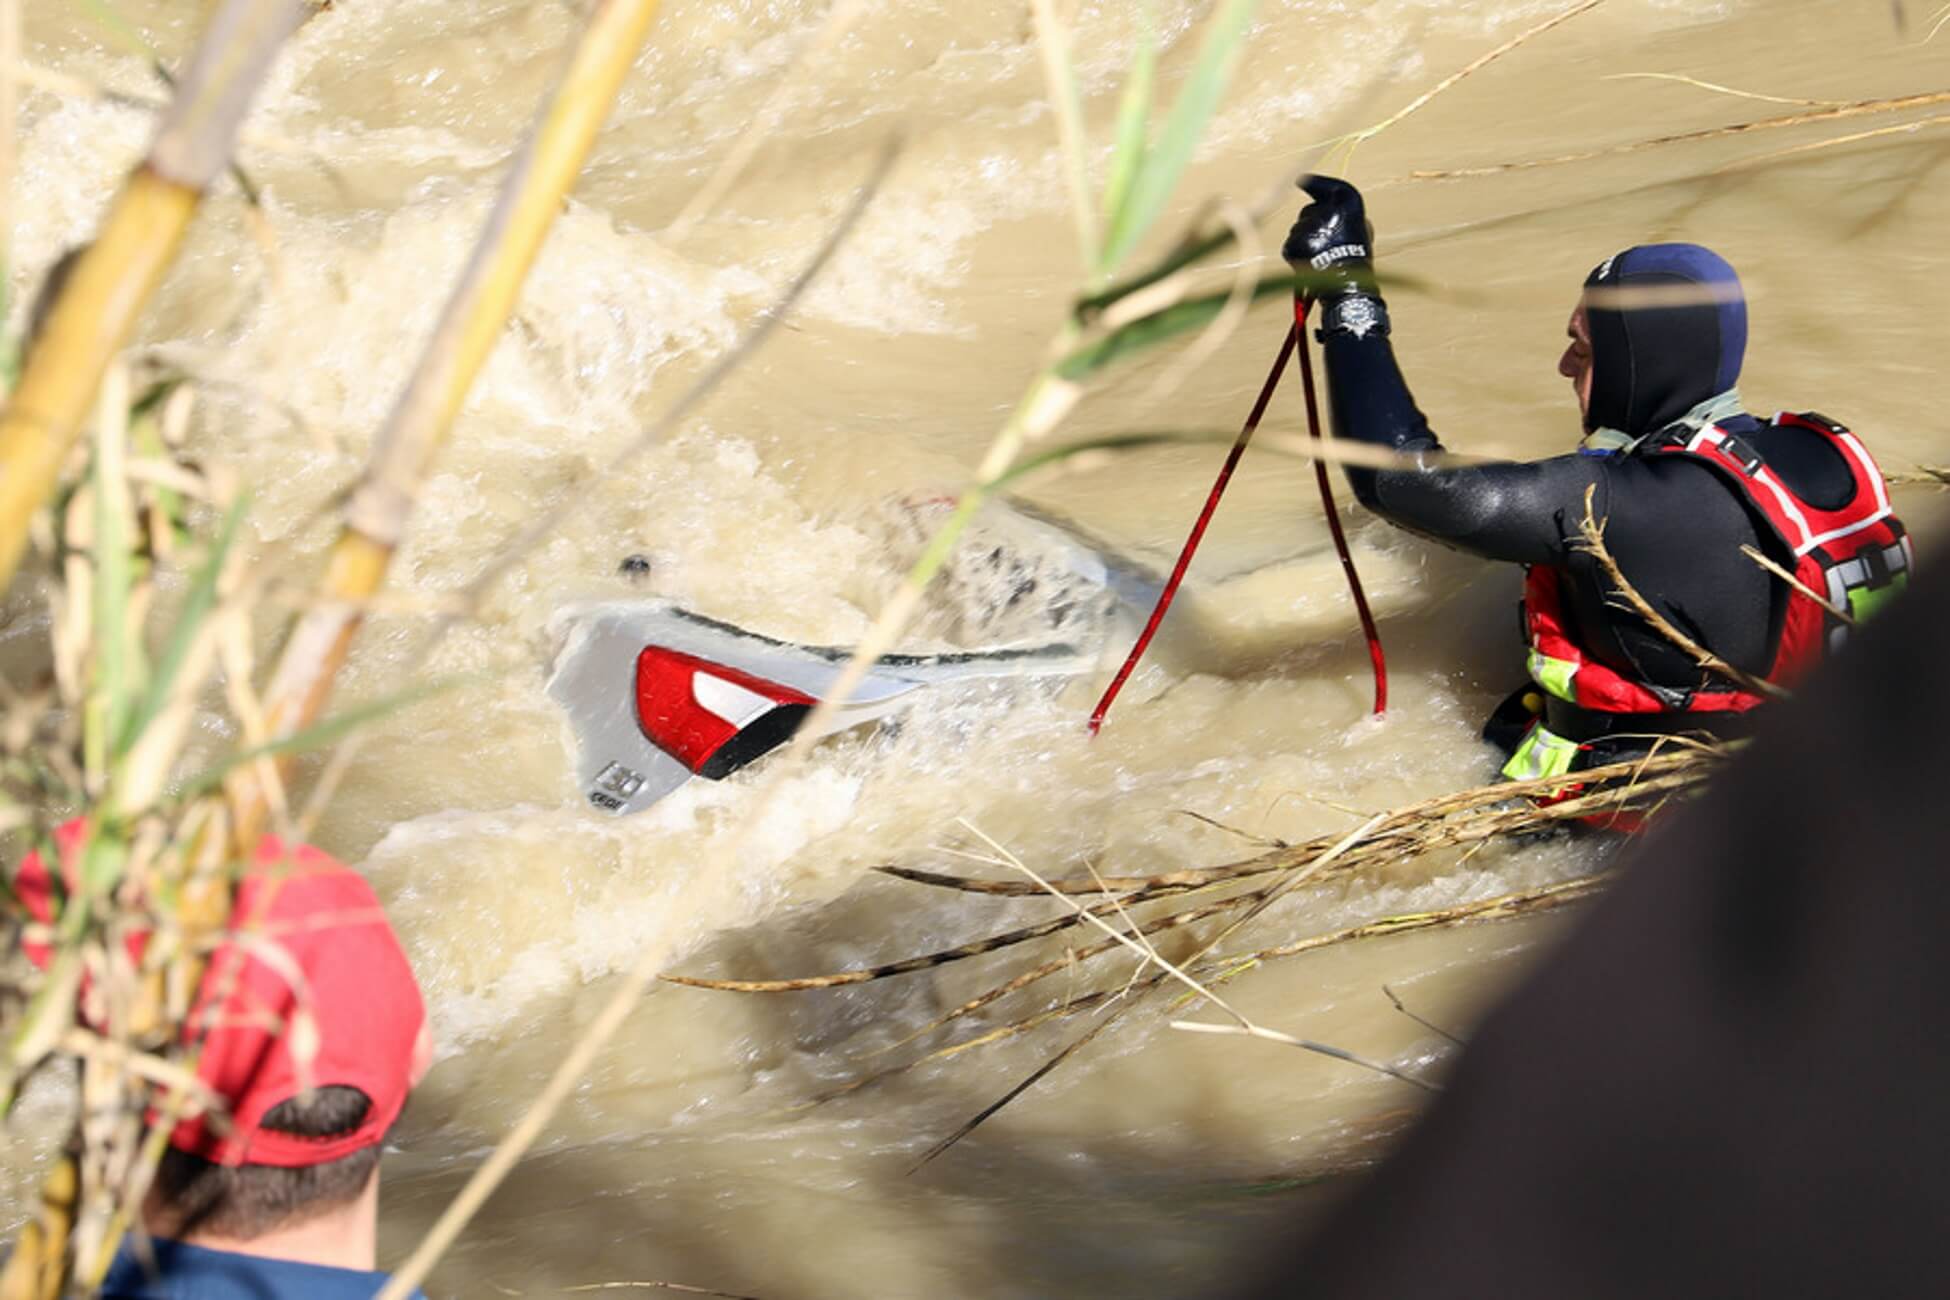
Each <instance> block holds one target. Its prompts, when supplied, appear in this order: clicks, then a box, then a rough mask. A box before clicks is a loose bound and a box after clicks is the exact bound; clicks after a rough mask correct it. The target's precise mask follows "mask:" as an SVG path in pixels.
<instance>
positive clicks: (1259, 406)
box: [1090, 307, 1339, 736]
mask: <svg viewBox="0 0 1950 1300" xmlns="http://www.w3.org/2000/svg"><path fill="white" fill-rule="evenodd" d="M1295 311H1296V314H1295V318H1294V324H1293V328H1292V329H1289V330H1288V331H1287V332H1286V341H1285V342H1284V343H1282V344H1280V355H1279V356H1278V357H1277V358H1276V359H1275V360H1274V362H1273V369H1272V372H1271V373H1269V374H1268V375H1267V376H1266V383H1265V385H1264V386H1263V387H1261V388H1260V390H1259V400H1258V401H1256V402H1254V403H1253V410H1252V414H1251V415H1248V416H1247V417H1246V427H1245V428H1243V429H1241V430H1240V431H1239V436H1238V437H1237V438H1235V439H1233V441H1232V450H1231V451H1230V452H1229V453H1227V455H1226V463H1225V466H1224V467H1223V468H1222V469H1220V470H1219V477H1218V479H1217V481H1215V482H1214V483H1213V484H1212V491H1211V492H1210V493H1208V494H1207V495H1206V498H1205V509H1203V510H1201V511H1199V514H1198V522H1197V523H1195V524H1193V525H1192V535H1191V536H1190V537H1187V538H1186V539H1185V546H1184V549H1183V550H1181V551H1179V552H1178V563H1177V564H1176V565H1174V566H1173V567H1172V570H1171V578H1170V579H1169V580H1168V581H1167V582H1166V583H1165V589H1164V590H1163V591H1162V592H1160V593H1159V594H1158V603H1157V604H1156V605H1155V606H1153V607H1152V609H1151V618H1150V619H1149V621H1147V622H1146V623H1145V625H1144V631H1143V632H1141V633H1139V634H1138V639H1137V644H1136V645H1134V646H1132V647H1131V653H1130V654H1129V655H1128V656H1126V657H1125V660H1124V666H1123V667H1122V668H1119V669H1118V670H1117V676H1116V677H1114V678H1112V679H1111V683H1110V686H1109V687H1108V688H1107V689H1106V690H1105V691H1104V697H1103V698H1102V699H1100V700H1098V701H1097V707H1096V708H1095V709H1093V710H1091V713H1090V734H1091V735H1093V736H1094V735H1096V734H1097V732H1098V731H1099V730H1100V729H1101V728H1102V727H1103V725H1104V715H1105V714H1106V713H1109V712H1110V706H1111V704H1112V702H1113V701H1115V700H1116V699H1117V693H1118V692H1119V691H1121V690H1123V689H1124V682H1125V680H1126V679H1127V678H1129V677H1130V675H1131V670H1132V669H1134V668H1136V667H1137V665H1138V660H1140V659H1142V658H1144V651H1145V648H1146V647H1148V646H1149V645H1150V644H1151V638H1152V637H1153V636H1154V635H1156V634H1157V631H1158V624H1160V623H1162V622H1164V621H1165V611H1166V610H1168V609H1170V608H1171V601H1172V597H1174V596H1176V595H1177V594H1178V584H1179V583H1180V582H1182V581H1184V578H1185V570H1186V569H1187V568H1188V567H1190V565H1191V563H1192V553H1193V552H1194V551H1196V550H1198V544H1199V542H1200V540H1202V539H1203V538H1204V536H1205V526H1206V525H1207V524H1209V523H1211V522H1212V512H1213V511H1215V510H1217V509H1218V508H1219V498H1220V497H1221V496H1223V495H1224V494H1225V490H1226V483H1227V481H1228V480H1230V479H1231V478H1232V471H1233V470H1234V469H1235V468H1237V466H1238V464H1239V458H1240V457H1241V456H1242V455H1244V454H1245V451H1246V444H1247V443H1249V442H1251V441H1252V439H1253V430H1255V429H1257V428H1258V427H1259V421H1260V417H1261V416H1263V415H1265V414H1266V404H1267V403H1268V402H1270V401H1272V400H1273V390H1274V389H1275V388H1278V387H1279V386H1280V376H1281V375H1282V374H1284V373H1285V372H1286V363H1287V358H1288V357H1291V356H1292V355H1293V347H1294V344H1295V343H1296V342H1298V341H1300V339H1301V336H1302V334H1304V333H1305V330H1304V328H1303V327H1302V325H1301V322H1302V321H1303V320H1305V319H1306V308H1305V307H1296V309H1295ZM1305 352H1306V349H1305V348H1304V346H1303V347H1302V349H1301V354H1302V360H1303V361H1304V360H1305ZM1311 391H1312V390H1311V389H1309V392H1311ZM1336 527H1337V528H1338V527H1339V525H1336Z"/></svg>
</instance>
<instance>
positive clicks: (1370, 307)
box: [1314, 293, 1388, 343]
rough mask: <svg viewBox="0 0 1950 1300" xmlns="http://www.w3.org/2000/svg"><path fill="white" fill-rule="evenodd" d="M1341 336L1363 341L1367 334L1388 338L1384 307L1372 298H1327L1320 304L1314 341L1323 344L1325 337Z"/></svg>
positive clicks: (1364, 296) (1359, 295) (1377, 299)
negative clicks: (1318, 324)
mask: <svg viewBox="0 0 1950 1300" xmlns="http://www.w3.org/2000/svg"><path fill="white" fill-rule="evenodd" d="M1332 334H1345V335H1347V336H1349V337H1351V338H1357V339H1364V338H1367V337H1368V336H1369V335H1370V334H1378V335H1380V336H1381V337H1382V338H1387V337H1388V304H1387V303H1385V302H1383V301H1382V300H1381V299H1379V298H1377V297H1374V296H1373V295H1372V294H1365V293H1349V294H1343V295H1341V296H1340V297H1338V298H1329V299H1327V300H1326V301H1325V302H1323V303H1321V304H1320V328H1319V329H1317V330H1315V331H1314V337H1315V338H1317V339H1319V340H1320V341H1321V342H1323V343H1325V342H1326V341H1327V338H1328V336H1329V335H1332Z"/></svg>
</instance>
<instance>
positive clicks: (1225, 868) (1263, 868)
mask: <svg viewBox="0 0 1950 1300" xmlns="http://www.w3.org/2000/svg"><path fill="white" fill-rule="evenodd" d="M1662 739H1663V740H1665V741H1667V742H1671V741H1672V740H1673V739H1674V738H1673V737H1670V736H1667V737H1663V738H1662ZM1724 752H1725V751H1724V750H1722V749H1720V748H1715V747H1707V748H1704V749H1700V750H1679V749H1677V747H1675V752H1671V753H1659V754H1654V755H1652V756H1651V757H1649V758H1644V759H1634V760H1627V761H1624V762H1618V763H1609V764H1606V765H1604V766H1602V767H1593V768H1587V769H1585V770H1583V771H1580V772H1578V773H1577V780H1578V784H1579V785H1580V786H1581V787H1583V788H1584V790H1585V793H1583V794H1581V795H1579V796H1578V798H1576V799H1573V800H1566V801H1563V802H1561V803H1555V804H1548V805H1542V806H1540V805H1537V804H1533V803H1530V802H1529V799H1530V798H1531V797H1533V796H1548V795H1551V794H1553V793H1556V792H1557V791H1559V790H1561V789H1562V787H1563V785H1564V778H1563V777H1542V778H1538V779H1536V780H1532V781H1507V782H1498V783H1496V784H1493V785H1486V786H1478V787H1475V788H1473V789H1470V790H1462V791H1457V792H1455V793H1452V794H1445V795H1439V796H1436V797H1435V798H1432V799H1425V800H1422V801H1420V802H1418V803H1414V804H1410V805H1408V806H1407V807H1404V808H1401V809H1398V810H1396V811H1395V812H1393V813H1390V814H1389V815H1388V816H1387V817H1386V818H1384V819H1383V820H1382V821H1381V822H1380V823H1378V824H1377V825H1376V826H1375V828H1374V830H1373V831H1372V832H1370V834H1369V835H1368V836H1367V838H1366V841H1365V842H1364V843H1363V844H1360V845H1357V846H1355V847H1354V848H1352V849H1350V850H1349V851H1348V853H1347V854H1346V855H1345V860H1346V861H1347V862H1348V863H1349V869H1352V866H1353V865H1354V864H1357V863H1358V864H1362V865H1367V864H1372V863H1376V862H1384V861H1391V860H1395V859H1397V858H1402V857H1412V856H1416V855H1418V854H1421V853H1426V852H1429V851H1430V850H1432V849H1436V848H1450V847H1455V846H1458V845H1461V844H1470V843H1480V842H1482V841H1485V840H1490V839H1495V838H1497V837H1499V836H1506V835H1511V834H1520V833H1523V832H1526V831H1534V830H1542V829H1547V828H1549V827H1551V826H1553V825H1556V824H1558V823H1561V822H1564V821H1569V820H1576V819H1577V818H1579V817H1582V816H1585V815H1587V814H1589V813H1591V812H1594V811H1599V812H1602V811H1606V810H1607V809H1611V808H1622V807H1628V806H1634V801H1638V800H1643V799H1644V798H1646V797H1648V796H1651V795H1663V794H1665V793H1668V792H1671V791H1677V790H1685V789H1688V788H1691V787H1692V786H1695V785H1697V784H1699V782H1700V781H1702V780H1703V779H1704V778H1705V777H1706V776H1707V775H1708V774H1709V773H1710V772H1711V771H1712V770H1713V769H1714V767H1715V766H1716V765H1717V763H1718V761H1719V759H1720V758H1721V757H1722V756H1723V753H1724ZM1338 838H1339V836H1338V835H1323V836H1319V837H1317V838H1315V839H1313V840H1309V841H1306V842H1304V843H1300V844H1295V845H1291V846H1288V847H1286V848H1281V849H1276V850H1274V851H1272V852H1270V853H1265V854H1261V855H1259V856H1257V857H1253V858H1248V859H1245V860H1243V861H1240V862H1233V863H1226V864H1222V865H1219V866H1214V867H1194V868H1186V869H1182V870H1178V871H1168V872H1158V873H1154V874H1151V875H1144V876H1116V875H1112V876H1093V877H1091V878H1090V879H1087V880H1086V879H1070V880H1053V881H1051V882H1050V883H1051V885H1052V887H1054V888H1055V889H1057V890H1059V891H1061V892H1063V893H1066V894H1094V893H1099V892H1101V891H1102V890H1104V889H1112V890H1121V891H1132V890H1143V891H1163V890H1167V889H1170V890H1181V891H1182V890H1188V889H1194V888H1202V887H1205V886H1208V885H1216V884H1222V883H1226V882H1229V881H1234V880H1244V879H1248V878H1250V877H1253V876H1257V875H1263V874H1265V873H1267V872H1272V871H1284V870H1287V869H1289V868H1291V867H1293V866H1296V865H1300V864H1304V863H1306V862H1309V861H1311V860H1312V859H1313V858H1314V857H1315V856H1317V855H1318V854H1320V853H1322V852H1324V851H1326V850H1327V849H1328V848H1330V847H1331V846H1332V845H1333V844H1334V842H1335V841H1336V840H1337V839H1338ZM875 870H877V871H879V872H881V873H883V874H885V875H890V876H894V877H896V878H897V879H902V880H911V881H914V882H915V883H917V884H925V885H934V886H937V887H941V888H947V889H954V890H959V891H961V892H964V893H975V894H990V895H999V896H1004V897H1018V898H1020V897H1034V896H1036V895H1038V894H1040V893H1041V892H1042V891H1041V890H1040V889H1037V888H1034V887H1031V886H1027V885H1025V884H1023V883H1022V882H1021V881H1015V880H979V879H971V878H969V877H965V876H956V875H950V874H947V873H943V872H935V871H924V870H919V869H916V868H912V867H891V866H883V867H876V868H875Z"/></svg>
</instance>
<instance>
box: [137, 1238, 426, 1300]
mask: <svg viewBox="0 0 1950 1300" xmlns="http://www.w3.org/2000/svg"><path fill="white" fill-rule="evenodd" d="M149 1245H150V1249H151V1251H152V1252H153V1255H154V1260H155V1266H154V1268H153V1269H152V1268H151V1267H150V1266H149V1265H148V1264H147V1263H146V1262H145V1261H144V1260H143V1259H142V1258H141V1257H139V1256H138V1255H137V1254H136V1252H135V1250H134V1248H133V1246H132V1245H130V1244H127V1243H125V1244H124V1245H123V1247H122V1249H121V1250H120V1251H119V1252H118V1253H117V1254H116V1256H115V1262H114V1263H113V1264H112V1265H110V1266H109V1270H108V1277H107V1278H106V1279H104V1280H103V1282H102V1289H101V1294H102V1296H103V1297H104V1298H105V1300H287V1298H296V1297H302V1300H372V1297H373V1296H375V1295H377V1294H378V1293H379V1288H381V1287H383V1286H385V1285H386V1274H384V1273H368V1272H365V1271H364V1270H362V1269H356V1268H332V1267H329V1266H327V1265H324V1264H300V1263H298V1262H297V1261H295V1260H289V1259H265V1258H263V1257H261V1256H258V1255H240V1254H238V1253H237V1252H235V1251H229V1250H211V1249H209V1248H207V1247H204V1246H189V1245H185V1244H184V1243H182V1242H180V1241H169V1240H166V1239H164V1238H161V1237H155V1238H152V1239H151V1240H150V1242H149ZM413 1296H414V1300H426V1297H425V1296H424V1295H422V1294H421V1293H420V1292H419V1291H415V1292H414V1293H413Z"/></svg>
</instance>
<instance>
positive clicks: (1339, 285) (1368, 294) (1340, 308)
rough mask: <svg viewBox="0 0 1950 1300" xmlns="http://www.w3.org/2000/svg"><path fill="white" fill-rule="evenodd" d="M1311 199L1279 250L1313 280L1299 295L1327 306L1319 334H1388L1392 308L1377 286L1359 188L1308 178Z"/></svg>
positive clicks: (1304, 180)
mask: <svg viewBox="0 0 1950 1300" xmlns="http://www.w3.org/2000/svg"><path fill="white" fill-rule="evenodd" d="M1300 188H1301V189H1303V190H1305V191H1306V192H1307V195H1308V197H1309V198H1311V199H1312V200H1313V202H1311V203H1309V204H1308V205H1307V206H1306V207H1304V208H1302V209H1300V216H1299V219H1298V220H1296V221H1295V222H1294V223H1293V229H1292V230H1290V231H1288V232H1287V237H1286V244H1285V246H1284V247H1283V248H1281V249H1280V253H1281V255H1282V256H1283V257H1285V258H1286V260H1287V262H1288V263H1289V264H1290V265H1291V266H1292V267H1293V269H1294V271H1295V272H1297V273H1298V274H1300V275H1302V276H1306V277H1308V278H1309V280H1310V282H1309V283H1307V284H1305V285H1303V287H1302V289H1301V293H1302V294H1303V295H1304V296H1306V297H1307V298H1309V299H1314V300H1318V301H1320V302H1323V303H1325V304H1326V311H1325V312H1324V313H1323V314H1322V325H1321V334H1322V336H1323V337H1325V336H1326V335H1328V334H1333V333H1338V332H1344V333H1349V334H1353V335H1354V336H1355V337H1357V338H1359V337H1363V336H1365V335H1367V334H1368V333H1370V332H1372V331H1376V330H1378V331H1379V332H1380V333H1382V334H1386V333H1387V332H1388V312H1387V308H1386V307H1384V306H1383V305H1382V302H1381V295H1380V293H1379V292H1378V291H1377V290H1376V288H1375V279H1374V246H1373V235H1372V232H1371V229H1370V227H1369V225H1368V214H1367V209H1366V206H1365V205H1364V204H1363V203H1362V202H1361V191H1360V190H1357V189H1355V188H1354V187H1353V186H1352V185H1350V184H1348V183H1347V182H1346V181H1344V180H1338V179H1336V178H1334V177H1332V176H1306V177H1302V178H1301V181H1300Z"/></svg>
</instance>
